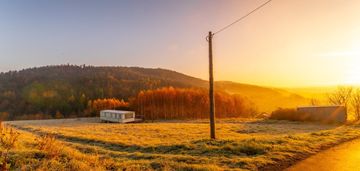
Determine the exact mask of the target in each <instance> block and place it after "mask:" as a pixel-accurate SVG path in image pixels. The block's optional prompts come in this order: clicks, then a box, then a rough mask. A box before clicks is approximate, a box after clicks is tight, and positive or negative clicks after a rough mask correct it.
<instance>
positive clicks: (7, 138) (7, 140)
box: [0, 121, 20, 170]
mask: <svg viewBox="0 0 360 171" xmlns="http://www.w3.org/2000/svg"><path fill="white" fill-rule="evenodd" d="M19 136H20V134H19V133H18V132H17V131H15V130H13V129H12V128H9V127H6V126H4V125H3V124H2V122H1V121H0V148H1V156H0V170H8V169H9V168H10V164H8V153H9V151H10V150H12V149H14V148H15V144H16V142H17V140H18V138H19Z"/></svg>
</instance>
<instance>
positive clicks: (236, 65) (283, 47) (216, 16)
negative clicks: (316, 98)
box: [0, 0, 360, 87]
mask: <svg viewBox="0 0 360 171" xmlns="http://www.w3.org/2000/svg"><path fill="white" fill-rule="evenodd" d="M160 1H161V2H162V3H159V4H161V5H153V3H152V2H147V1H143V2H133V1H121V2H120V1H107V2H101V3H100V2H98V1H91V2H86V1H78V2H77V3H70V2H67V1H65V2H46V1H34V2H24V1H17V2H16V1H15V2H1V4H0V32H1V34H0V37H1V39H0V48H1V49H0V60H1V61H3V62H2V63H1V64H0V71H2V72H6V71H9V70H20V69H24V68H30V67H35V66H45V65H59V64H66V63H70V64H77V65H82V64H86V65H95V66H138V67H145V68H164V69H170V70H174V71H177V72H181V73H184V74H186V75H190V76H194V77H197V78H201V79H204V80H207V79H208V61H207V58H208V54H207V52H208V50H207V42H206V40H205V37H206V35H207V33H208V31H216V30H218V29H220V28H221V27H223V26H224V25H226V24H229V23H231V22H233V21H234V20H235V19H237V18H238V17H239V16H242V15H244V14H246V13H247V12H249V11H250V10H252V9H253V8H254V7H256V6H258V5H259V4H261V3H263V2H265V1H264V0H255V1H254V0H243V1H238V0H230V1H226V3H225V2H222V1H215V0H213V1H196V2H194V1H181V2H180V1H175V2H168V1H162V0H160ZM20 2H21V3H20ZM205 2H206V3H205ZM324 4H326V5H324ZM358 6H360V1H355V0H351V1H337V0H332V1H328V0H318V1H311V0H303V1H272V2H271V3H270V4H269V5H268V6H266V7H264V8H263V9H262V10H261V11H259V12H257V13H255V14H253V15H252V16H250V17H248V18H247V19H246V20H244V21H243V22H241V23H238V24H236V25H234V26H233V27H232V28H230V29H228V30H227V31H226V32H223V33H221V34H219V35H216V36H215V37H214V62H215V63H214V69H215V70H214V74H215V80H217V81H219V80H226V81H234V82H239V83H246V84H254V85H261V86H271V87H309V86H335V85H348V84H351V85H358V84H360V69H359V68H360V67H357V64H359V63H360V61H359V57H360V31H359V30H360V25H359V24H358V23H357V21H359V19H360V11H359V10H358V8H357V7H358ZM30 21H31V22H30Z"/></svg>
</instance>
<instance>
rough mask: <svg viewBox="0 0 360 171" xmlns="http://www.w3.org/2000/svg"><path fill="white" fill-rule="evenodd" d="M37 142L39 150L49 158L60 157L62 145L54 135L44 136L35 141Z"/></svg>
mask: <svg viewBox="0 0 360 171" xmlns="http://www.w3.org/2000/svg"><path fill="white" fill-rule="evenodd" d="M35 141H36V142H37V148H38V149H39V150H41V151H44V152H46V154H47V157H48V158H50V159H51V158H55V157H58V156H60V154H61V151H62V145H61V144H60V143H59V142H58V141H57V140H56V137H55V135H54V134H44V135H42V136H40V137H39V138H37V139H35Z"/></svg>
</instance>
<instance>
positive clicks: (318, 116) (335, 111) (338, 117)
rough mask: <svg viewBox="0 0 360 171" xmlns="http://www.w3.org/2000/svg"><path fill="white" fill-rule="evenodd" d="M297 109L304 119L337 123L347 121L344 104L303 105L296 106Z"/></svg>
mask: <svg viewBox="0 0 360 171" xmlns="http://www.w3.org/2000/svg"><path fill="white" fill-rule="evenodd" d="M297 111H298V113H300V114H301V115H302V117H304V118H303V119H304V120H311V121H320V122H337V123H344V122H346V121H347V109H346V107H345V106H305V107H298V108H297Z"/></svg>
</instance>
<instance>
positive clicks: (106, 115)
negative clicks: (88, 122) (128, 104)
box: [100, 110, 135, 123]
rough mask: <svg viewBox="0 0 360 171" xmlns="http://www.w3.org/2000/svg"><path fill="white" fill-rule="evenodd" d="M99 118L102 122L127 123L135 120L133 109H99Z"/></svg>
mask: <svg viewBox="0 0 360 171" xmlns="http://www.w3.org/2000/svg"><path fill="white" fill-rule="evenodd" d="M100 120H101V121H102V122H116V123H128V122H134V121H135V112H134V111H124V110H102V111H100Z"/></svg>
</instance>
